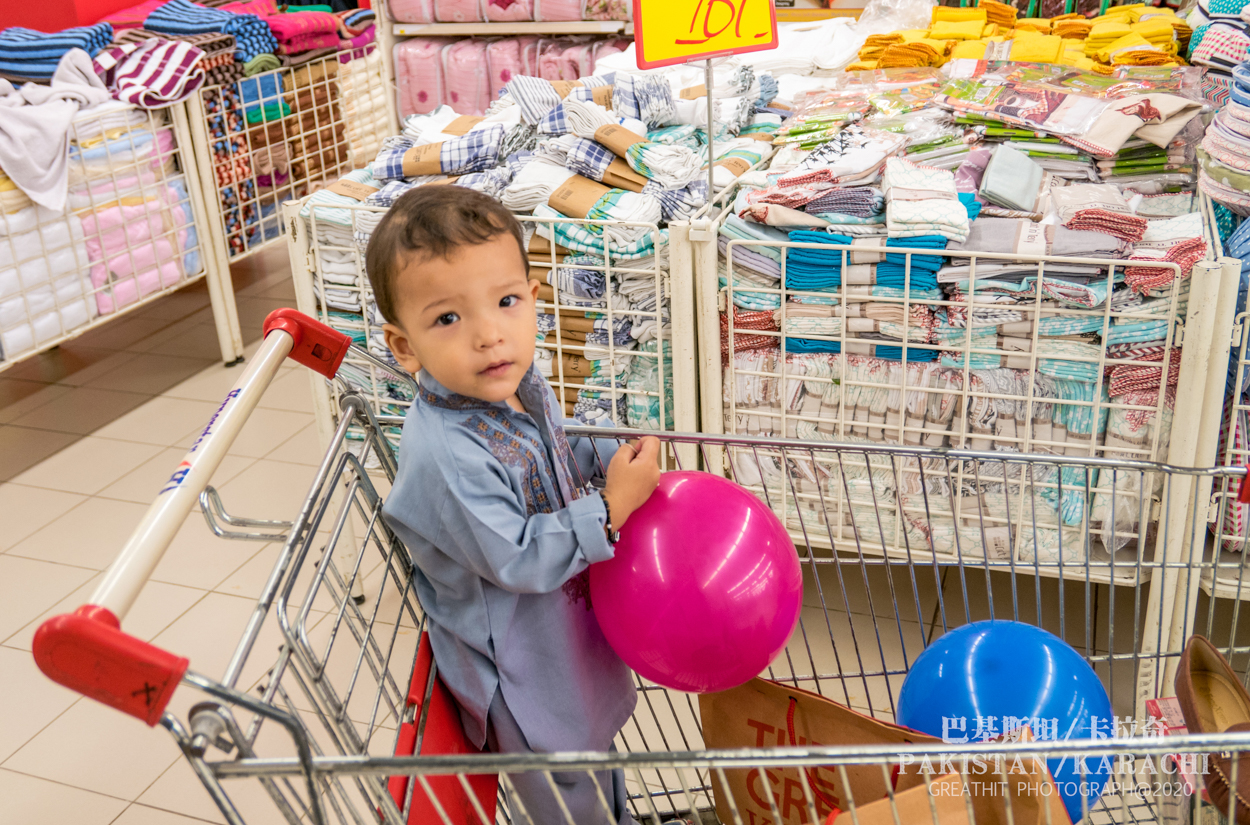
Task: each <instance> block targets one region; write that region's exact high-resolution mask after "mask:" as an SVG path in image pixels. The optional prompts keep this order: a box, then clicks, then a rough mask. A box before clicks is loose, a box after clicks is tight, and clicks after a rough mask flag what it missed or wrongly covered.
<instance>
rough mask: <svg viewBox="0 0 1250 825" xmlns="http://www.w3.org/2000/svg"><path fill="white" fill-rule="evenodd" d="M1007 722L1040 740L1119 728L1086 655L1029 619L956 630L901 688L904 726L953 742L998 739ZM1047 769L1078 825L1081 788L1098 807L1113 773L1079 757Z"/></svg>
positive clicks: (933, 649) (931, 650)
mask: <svg viewBox="0 0 1250 825" xmlns="http://www.w3.org/2000/svg"><path fill="white" fill-rule="evenodd" d="M1004 717H1008V718H1009V720H1008V725H1009V727H1008V729H1009V730H1010V729H1012V728H1018V727H1021V726H1022V725H1023V724H1028V725H1029V727H1030V728H1032V730H1033V735H1034V737H1035V738H1037V739H1043V738H1048V739H1093V738H1095V737H1102V736H1107V735H1110V734H1111V731H1112V730H1113V724H1114V722H1113V720H1112V715H1111V699H1110V698H1109V697H1108V696H1107V691H1106V689H1105V688H1104V687H1103V686H1102V682H1101V681H1100V680H1099V678H1098V676H1097V674H1095V673H1094V669H1093V668H1092V667H1090V666H1089V663H1088V662H1086V661H1085V659H1084V657H1082V656H1081V654H1079V653H1077V652H1076V651H1075V650H1074V649H1073V648H1072V647H1071V646H1070V645H1069V644H1067V643H1066V642H1064V641H1063V640H1062V639H1060V638H1059V637H1058V636H1055V635H1054V634H1052V633H1047V632H1046V631H1045V630H1042V629H1041V628H1037V627H1034V626H1033V625H1028V624H1024V623H1022V622H1010V621H997V620H991V621H987V622H974V623H973V624H969V625H964V626H963V627H960V628H957V629H955V630H952V631H950V632H949V633H947V634H946V635H944V636H942V638H940V639H938V640H937V641H936V642H934V643H933V644H932V645H930V646H929V647H928V648H926V649H925V651H924V652H923V653H921V654H920V656H919V657H917V658H916V661H915V663H913V664H912V666H911V670H910V671H908V673H907V678H906V679H904V680H903V687H902V688H901V689H900V691H899V702H898V723H899V724H900V725H906V726H907V727H909V728H913V729H914V730H918V731H920V732H922V733H927V734H929V735H930V736H938V737H942V738H944V739H946V740H947V741H958V740H959V739H962V738H963V737H967V741H968V742H976V741H982V740H984V739H993V738H997V737H998V736H1001V735H1002V734H1003V733H1004V732H1005V731H1004V730H1003V725H1004ZM1011 719H1014V720H1015V721H1014V722H1012V721H1010V720H1011ZM1025 720H1027V721H1025ZM1051 720H1054V721H1051ZM961 723H962V729H961ZM1047 765H1048V766H1049V767H1050V772H1051V774H1052V775H1053V776H1054V778H1055V783H1056V785H1057V786H1058V790H1059V793H1060V796H1061V797H1062V798H1063V801H1064V805H1065V806H1066V807H1067V809H1068V816H1070V817H1071V818H1072V821H1073V822H1078V821H1079V820H1080V819H1081V804H1082V803H1081V798H1082V793H1081V790H1082V788H1081V783H1082V782H1085V783H1086V785H1085V791H1086V793H1085V794H1084V795H1085V796H1086V797H1087V798H1088V802H1087V803H1086V804H1087V805H1088V807H1089V808H1090V809H1092V808H1093V807H1094V803H1096V802H1097V801H1098V798H1099V797H1100V796H1102V789H1103V786H1104V785H1105V784H1106V781H1107V778H1108V775H1109V774H1110V770H1108V769H1107V764H1106V763H1104V762H1102V760H1101V759H1100V758H1090V759H1086V760H1085V768H1084V771H1085V773H1084V776H1082V769H1081V766H1080V765H1079V764H1077V763H1076V762H1075V760H1074V759H1073V758H1072V757H1068V758H1067V759H1051V760H1048V762H1047ZM1100 766H1101V769H1100ZM970 779H972V781H976V779H975V777H970ZM1008 779H1009V780H1010V773H1008ZM984 781H986V782H998V781H1000V780H999V778H998V776H997V775H994V776H986V777H985V779H984Z"/></svg>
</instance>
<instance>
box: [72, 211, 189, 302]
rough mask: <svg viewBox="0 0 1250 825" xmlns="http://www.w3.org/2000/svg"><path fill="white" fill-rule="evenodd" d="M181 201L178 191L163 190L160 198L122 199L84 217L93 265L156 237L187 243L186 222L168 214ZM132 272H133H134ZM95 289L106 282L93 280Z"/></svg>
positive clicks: (84, 230) (88, 251)
mask: <svg viewBox="0 0 1250 825" xmlns="http://www.w3.org/2000/svg"><path fill="white" fill-rule="evenodd" d="M178 202H179V196H178V193H177V191H175V190H174V189H173V188H172V187H168V186H166V187H164V188H163V190H162V191H161V192H160V193H159V195H158V196H157V197H150V198H146V199H144V200H141V201H138V202H133V201H131V200H130V199H126V200H123V201H122V202H121V203H120V204H113V205H111V206H104V207H102V208H99V209H96V210H93V211H91V212H87V213H84V214H83V215H82V228H83V234H84V235H85V236H86V246H87V258H88V259H89V260H90V261H92V262H93V263H100V262H103V261H109V260H112V259H115V258H118V257H120V256H123V255H125V254H126V253H127V251H128V250H131V249H134V248H136V247H138V246H141V245H143V244H146V243H148V242H150V241H152V240H153V239H154V238H162V237H165V238H168V237H172V236H174V235H176V236H177V243H178V246H179V247H181V246H182V245H183V243H184V242H185V240H186V229H185V228H179V229H178V230H177V232H176V233H172V234H171V230H172V228H173V227H175V226H179V227H185V222H181V223H178V222H175V221H173V220H172V219H171V216H170V215H169V213H168V209H169V207H170V206H175V205H177V204H178ZM131 271H133V270H131ZM93 283H95V285H96V286H100V285H101V284H102V283H103V281H102V280H99V281H96V280H93Z"/></svg>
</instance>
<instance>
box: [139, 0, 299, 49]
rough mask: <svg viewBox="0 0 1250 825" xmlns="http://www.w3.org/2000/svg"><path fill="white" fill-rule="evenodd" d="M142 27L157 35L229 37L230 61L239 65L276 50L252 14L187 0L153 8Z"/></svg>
mask: <svg viewBox="0 0 1250 825" xmlns="http://www.w3.org/2000/svg"><path fill="white" fill-rule="evenodd" d="M143 28H145V29H147V30H148V31H154V32H159V33H161V34H206V33H208V32H221V33H223V34H232V35H234V44H235V51H234V59H235V60H237V61H239V62H241V63H246V62H247V61H249V60H252V59H254V58H255V57H257V56H259V55H262V54H266V53H269V54H273V53H276V52H277V51H278V39H277V38H276V37H274V36H273V32H271V31H270V30H269V26H268V24H266V23H265V21H264V20H262V19H260V18H259V17H257V16H256V15H254V14H235V13H234V12H229V11H221V10H219V9H211V8H208V7H206V6H199V5H196V4H195V3H192V2H189V0H170V1H169V2H168V3H166V4H165V5H163V6H160V7H158V8H156V9H155V10H154V11H153V12H152V13H151V14H149V15H148V19H147V20H144V21H143Z"/></svg>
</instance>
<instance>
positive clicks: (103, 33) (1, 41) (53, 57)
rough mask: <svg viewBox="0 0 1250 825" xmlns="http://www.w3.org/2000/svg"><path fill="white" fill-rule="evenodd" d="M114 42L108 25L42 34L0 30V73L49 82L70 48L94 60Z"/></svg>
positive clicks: (25, 30) (99, 24) (13, 29)
mask: <svg viewBox="0 0 1250 825" xmlns="http://www.w3.org/2000/svg"><path fill="white" fill-rule="evenodd" d="M112 42H113V27H112V26H110V25H109V24H108V23H97V24H96V25H94V26H82V27H80V28H76V29H65V30H64V31H59V32H54V33H53V34H45V33H44V32H37V31H35V30H34V29H23V28H21V27H20V26H14V27H13V28H11V29H5V30H3V31H0V73H3V74H6V75H9V76H11V77H17V78H23V79H30V80H51V79H52V75H53V74H54V73H55V72H56V66H57V64H58V63H60V62H61V58H62V57H64V56H65V53H66V52H67V51H69V50H70V49H82V50H83V51H84V52H86V53H87V54H89V55H91V56H92V57H95V56H96V55H97V54H99V53H100V50H101V49H103V48H104V47H105V46H107V45H108V44H109V43H112Z"/></svg>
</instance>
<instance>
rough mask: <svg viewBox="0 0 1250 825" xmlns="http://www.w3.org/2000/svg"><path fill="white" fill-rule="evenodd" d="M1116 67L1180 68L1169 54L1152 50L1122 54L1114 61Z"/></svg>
mask: <svg viewBox="0 0 1250 825" xmlns="http://www.w3.org/2000/svg"><path fill="white" fill-rule="evenodd" d="M1112 65H1115V66H1178V65H1180V64H1179V63H1177V62H1176V59H1175V58H1174V57H1172V56H1171V55H1169V54H1164V53H1162V52H1157V51H1154V50H1153V49H1152V50H1141V51H1129V52H1121V53H1120V54H1117V55H1116V56H1115V60H1114V61H1112Z"/></svg>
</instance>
